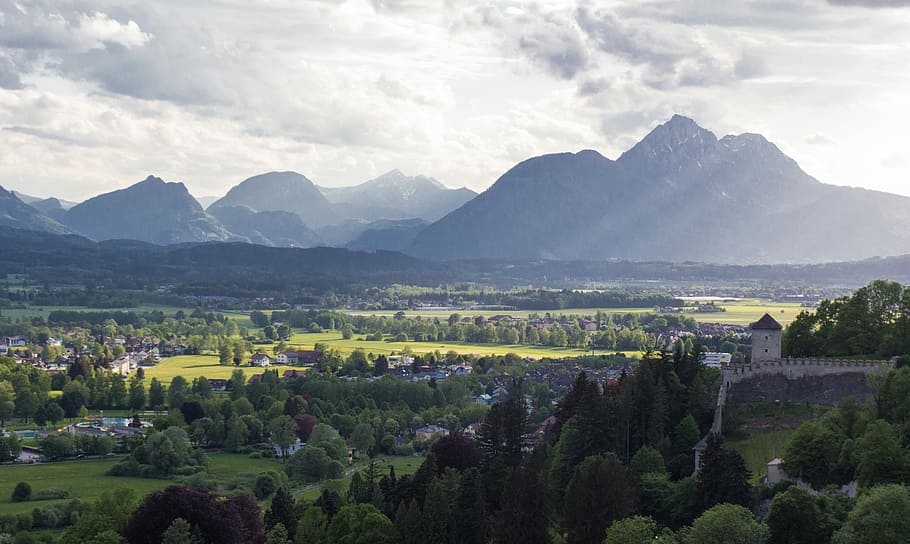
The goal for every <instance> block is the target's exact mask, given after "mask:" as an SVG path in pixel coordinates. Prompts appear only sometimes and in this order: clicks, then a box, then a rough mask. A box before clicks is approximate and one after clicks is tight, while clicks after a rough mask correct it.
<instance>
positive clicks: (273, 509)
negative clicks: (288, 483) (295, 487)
mask: <svg viewBox="0 0 910 544" xmlns="http://www.w3.org/2000/svg"><path fill="white" fill-rule="evenodd" d="M264 521H265V528H266V529H272V528H273V527H276V526H278V525H283V526H284V527H285V534H286V535H287V537H286V538H285V540H287V539H288V538H290V539H293V538H294V535H295V534H296V532H297V514H296V513H295V512H294V497H292V496H291V494H290V493H288V491H287V489H285V487H284V486H281V487H279V488H278V490H277V491H275V496H274V497H272V505H271V506H270V507H269V509H268V510H266V512H265V519H264ZM291 527H293V529H290V528H291Z"/></svg>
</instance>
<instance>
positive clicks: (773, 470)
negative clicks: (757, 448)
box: [767, 457, 789, 486]
mask: <svg viewBox="0 0 910 544" xmlns="http://www.w3.org/2000/svg"><path fill="white" fill-rule="evenodd" d="M767 470H768V476H767V484H768V485H769V486H772V485H774V484H778V483H780V482H783V481H784V480H788V479H789V478H787V473H786V472H784V460H783V459H781V458H780V457H775V458H774V459H771V460H770V461H768V465H767Z"/></svg>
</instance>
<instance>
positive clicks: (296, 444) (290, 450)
mask: <svg viewBox="0 0 910 544" xmlns="http://www.w3.org/2000/svg"><path fill="white" fill-rule="evenodd" d="M304 445H305V444H304V443H303V442H301V441H300V439H299V438H298V439H296V440H294V443H293V444H291V445H290V446H289V447H288V449H287V451H286V452H283V451H281V446H279V445H278V444H275V443H272V447H273V448H275V455H276V456H278V457H283V456H284V455H287V456H288V457H290V456H292V455H294V454H295V453H297V450H299V449H300V448H302V447H303V446H304Z"/></svg>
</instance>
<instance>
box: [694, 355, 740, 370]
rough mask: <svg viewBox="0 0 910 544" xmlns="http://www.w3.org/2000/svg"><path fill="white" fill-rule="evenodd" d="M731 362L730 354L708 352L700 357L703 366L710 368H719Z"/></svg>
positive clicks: (731, 356)
mask: <svg viewBox="0 0 910 544" xmlns="http://www.w3.org/2000/svg"><path fill="white" fill-rule="evenodd" d="M732 360H733V354H732V353H726V352H718V351H709V352H707V353H705V354H703V355H702V359H701V362H702V363H703V364H704V365H705V366H710V367H712V368H721V367H723V366H724V365H728V364H730V361H732Z"/></svg>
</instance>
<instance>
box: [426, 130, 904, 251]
mask: <svg viewBox="0 0 910 544" xmlns="http://www.w3.org/2000/svg"><path fill="white" fill-rule="evenodd" d="M907 224H910V198H906V197H901V196H896V195H890V194H886V193H880V192H875V191H866V190H863V189H853V188H845V187H835V186H831V185H825V184H822V183H820V182H818V181H817V180H815V179H814V178H812V177H811V176H809V175H808V174H806V173H805V172H803V171H802V170H801V169H800V168H799V166H798V165H797V164H796V162H795V161H793V160H792V159H790V158H789V157H787V156H786V155H784V154H783V153H782V152H781V151H780V150H779V149H778V148H777V147H776V146H775V145H774V144H772V143H770V142H768V141H767V140H765V139H764V138H763V137H761V136H759V135H756V134H743V135H738V136H726V137H724V138H722V139H720V140H718V139H717V138H716V137H715V136H714V134H712V133H711V132H709V131H707V130H705V129H703V128H701V127H699V126H698V125H697V124H696V123H695V122H694V121H692V120H691V119H687V118H685V117H681V116H674V117H673V118H672V119H671V120H670V121H668V122H667V123H664V124H663V125H660V126H658V127H657V128H655V129H654V130H653V131H652V132H651V133H650V134H648V135H647V136H646V137H645V138H644V139H643V140H642V141H641V142H639V143H638V144H636V145H635V146H634V147H633V148H632V149H630V150H629V151H627V152H626V153H624V154H623V155H622V156H621V157H620V158H619V159H618V160H616V161H610V160H609V159H606V158H604V157H602V156H600V155H598V154H596V153H595V152H590V151H584V152H580V153H577V154H557V155H546V156H543V157H537V158H534V159H530V160H528V161H525V162H523V163H521V164H519V165H517V166H515V167H514V168H512V169H511V170H510V171H508V172H506V173H505V174H504V175H503V176H502V177H501V178H500V179H499V180H497V182H496V183H495V184H493V186H491V187H490V188H489V189H488V190H487V191H485V192H484V193H482V194H481V195H480V196H478V197H477V198H475V199H474V200H472V201H471V202H469V203H467V204H465V205H464V206H462V207H461V208H460V209H458V210H456V211H455V212H453V213H451V214H449V215H448V216H446V217H445V218H443V219H441V220H440V221H438V222H436V223H434V224H432V225H430V226H428V227H427V228H426V229H424V230H423V231H422V232H421V233H420V234H419V235H418V236H417V238H416V239H415V241H414V243H413V244H412V245H411V247H410V248H409V250H408V251H409V252H410V253H411V254H413V255H417V256H421V257H430V258H435V259H452V258H476V257H481V258H496V257H511V258H539V257H543V258H558V259H613V258H619V259H632V260H650V259H661V260H673V261H683V260H691V261H701V262H723V263H736V262H744V263H760V262H767V263H774V262H819V261H833V260H850V259H861V258H866V257H871V256H877V255H897V254H903V253H907V252H910V229H906V228H904V226H905V225H907Z"/></svg>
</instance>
